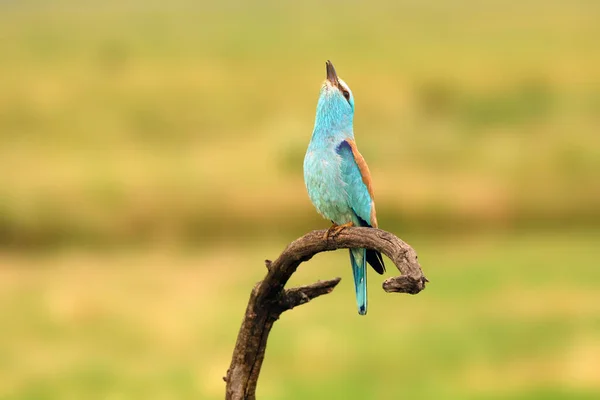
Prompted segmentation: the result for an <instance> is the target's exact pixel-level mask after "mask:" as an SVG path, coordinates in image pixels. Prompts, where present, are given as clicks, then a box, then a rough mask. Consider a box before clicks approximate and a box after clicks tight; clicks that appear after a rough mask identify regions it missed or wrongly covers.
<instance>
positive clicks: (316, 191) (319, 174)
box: [304, 61, 385, 315]
mask: <svg viewBox="0 0 600 400" xmlns="http://www.w3.org/2000/svg"><path fill="white" fill-rule="evenodd" d="M325 65H326V67H327V79H326V80H325V82H324V83H323V86H322V87H321V92H320V94H319V102H318V103H317V115H316V118H315V127H314V129H313V133H312V137H311V139H310V143H309V145H308V150H307V151H306V156H305V157H304V183H305V184H306V189H307V190H308V196H309V197H310V200H311V201H312V203H313V205H314V206H315V208H316V209H317V211H318V212H319V214H321V215H322V216H323V217H325V218H327V219H328V220H331V222H332V223H333V225H332V226H331V228H329V229H328V230H327V233H326V235H325V237H326V238H328V237H329V236H331V235H334V236H335V235H337V234H338V233H339V232H340V231H341V230H342V229H344V228H346V227H349V226H366V227H373V228H377V215H376V213H375V202H374V200H373V186H372V183H371V174H370V172H369V167H368V166H367V163H366V162H365V159H364V158H363V156H362V155H361V154H360V153H359V151H358V149H357V147H356V142H355V141H354V129H353V119H354V97H353V96H352V92H351V91H350V88H349V87H348V85H346V83H345V82H344V81H343V80H341V79H340V78H339V77H338V76H337V74H336V72H335V68H333V64H332V63H331V61H327V62H326V63H325ZM350 263H351V264H352V273H353V276H354V289H355V292H356V303H357V306H358V313H359V314H360V315H365V314H366V313H367V271H366V263H369V264H370V265H371V266H372V267H373V269H374V270H375V271H377V272H378V273H379V274H383V272H384V271H385V266H384V264H383V259H382V258H381V253H379V252H378V251H375V250H367V249H350Z"/></svg>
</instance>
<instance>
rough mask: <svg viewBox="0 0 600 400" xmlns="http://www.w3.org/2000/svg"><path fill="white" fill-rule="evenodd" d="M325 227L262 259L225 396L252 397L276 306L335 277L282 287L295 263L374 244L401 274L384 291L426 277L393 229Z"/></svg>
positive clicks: (287, 305)
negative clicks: (331, 230)
mask: <svg viewBox="0 0 600 400" xmlns="http://www.w3.org/2000/svg"><path fill="white" fill-rule="evenodd" d="M324 234H325V231H324V230H320V231H313V232H310V233H307V234H306V235H304V236H302V237H301V238H299V239H296V240H294V241H293V242H292V243H290V244H289V245H288V246H287V248H286V249H285V250H284V251H283V253H281V255H280V256H279V257H278V258H277V259H276V260H275V261H269V260H266V261H265V265H266V266H267V270H268V272H267V275H266V277H265V278H264V279H263V280H262V281H260V282H258V283H257V284H256V285H255V286H254V288H253V289H252V293H251V294H250V300H249V301H248V306H247V307H246V314H245V316H244V320H243V322H242V326H241V328H240V332H239V334H238V338H237V342H236V344H235V349H234V351H233V357H232V360H231V365H230V367H229V369H228V370H227V376H226V377H225V378H224V380H225V381H226V382H227V389H226V399H228V400H229V399H231V400H234V399H235V400H242V399H243V400H246V399H248V400H253V399H255V398H256V384H257V381H258V375H259V373H260V368H261V366H262V362H263V359H264V355H265V349H266V346H267V339H268V336H269V332H270V331H271V328H272V327H273V324H274V323H275V321H276V320H277V319H278V318H279V316H280V315H281V313H282V312H284V311H287V310H290V309H292V308H294V307H296V306H299V305H301V304H304V303H307V302H309V301H310V300H312V299H314V298H316V297H318V296H321V295H323V294H327V293H330V292H331V291H332V290H333V289H334V288H335V286H336V285H337V284H338V283H339V282H340V278H335V279H332V280H328V281H319V282H316V283H313V284H311V285H306V286H301V287H297V288H293V289H286V290H284V286H285V284H286V283H287V281H288V280H289V279H290V277H291V276H292V274H293V273H294V272H295V271H296V269H297V268H298V266H299V265H300V264H301V263H302V262H304V261H308V260H310V259H311V258H312V257H313V256H314V255H315V254H317V253H320V252H323V251H332V250H337V249H343V248H368V249H374V250H379V251H380V252H382V253H383V254H385V255H386V256H388V257H389V258H390V259H391V260H392V262H393V263H394V264H395V265H396V267H397V268H398V270H399V271H400V273H401V274H402V275H401V276H397V277H393V278H389V279H387V280H386V281H385V282H384V283H383V289H384V290H385V291H386V292H390V293H391V292H396V293H409V294H417V293H419V292H420V291H421V290H423V289H424V288H425V283H426V282H428V280H427V278H425V276H424V275H423V272H422V271H421V266H420V265H419V262H418V260H417V253H416V252H415V251H414V250H413V248H412V247H410V246H409V245H408V244H406V243H405V242H403V241H402V240H400V239H399V238H397V237H396V236H395V235H393V234H391V233H389V232H386V231H383V230H380V229H373V228H346V229H344V230H343V231H342V232H340V233H339V234H338V235H336V236H335V237H330V238H329V239H328V240H324V239H323V237H324Z"/></svg>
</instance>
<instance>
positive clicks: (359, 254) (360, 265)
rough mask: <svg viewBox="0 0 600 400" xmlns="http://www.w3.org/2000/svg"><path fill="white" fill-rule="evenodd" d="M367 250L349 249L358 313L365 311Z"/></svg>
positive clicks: (363, 313)
mask: <svg viewBox="0 0 600 400" xmlns="http://www.w3.org/2000/svg"><path fill="white" fill-rule="evenodd" d="M366 261H367V251H366V249H350V262H351V263H352V275H353V276H354V290H355V292H356V305H357V306H358V313H359V314H360V315H365V314H366V313H367V264H366Z"/></svg>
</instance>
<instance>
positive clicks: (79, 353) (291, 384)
mask: <svg viewBox="0 0 600 400" xmlns="http://www.w3.org/2000/svg"><path fill="white" fill-rule="evenodd" d="M405 239H406V240H408V241H409V242H410V243H411V244H412V245H413V246H415V248H416V249H417V251H418V252H419V255H420V260H421V262H422V265H423V268H424V270H425V272H426V274H427V276H428V278H429V279H430V280H431V283H430V284H429V286H428V287H427V289H426V290H425V291H424V292H422V293H421V294H419V295H417V296H405V295H390V294H385V293H383V291H382V290H380V283H381V279H380V278H379V277H378V276H376V275H375V274H373V273H371V274H370V275H369V277H370V281H369V286H370V302H369V304H370V309H369V314H368V315H367V316H366V317H364V318H363V317H360V316H358V315H357V313H356V310H355V302H354V298H353V289H352V283H351V277H350V276H351V275H350V268H349V265H348V259H347V258H348V256H347V253H346V252H345V251H339V252H335V253H327V254H322V255H319V256H317V257H316V258H314V259H313V260H311V261H310V262H309V263H308V264H304V265H302V267H301V269H300V270H299V272H298V273H297V274H296V275H295V276H294V278H293V282H292V284H301V283H308V282H311V281H314V280H316V279H325V278H331V277H334V276H341V277H342V278H343V279H342V282H341V284H340V285H339V287H338V288H337V289H336V290H335V291H334V292H333V293H332V294H330V295H327V296H324V297H323V298H319V299H317V300H315V301H314V302H312V303H309V304H307V305H303V306H301V307H299V308H297V309H295V310H293V311H290V312H288V313H286V314H284V315H283V317H282V318H281V319H280V320H279V321H278V322H277V323H276V325H275V327H274V329H273V331H272V333H271V339H270V341H269V346H268V350H267V355H266V359H265V364H264V368H263V373H262V376H261V380H260V382H259V388H258V394H259V395H260V397H261V398H263V399H282V398H285V399H306V398H311V399H331V398H344V399H365V398H369V399H398V398H411V399H432V398H435V399H440V400H442V399H528V400H529V399H565V400H567V399H569V400H572V399H594V398H598V395H600V381H599V380H598V371H599V370H600V319H599V318H598V315H600V290H599V289H600V270H599V269H598V268H597V266H598V262H597V260H598V259H599V258H600V247H598V245H597V243H598V240H599V239H600V237H599V234H598V232H595V233H594V232H590V233H587V234H585V233H579V234H546V235H515V236H509V235H507V236H502V235H479V236H477V237H473V236H463V237H456V238H454V239H452V240H449V239H439V238H438V239H431V238H429V239H428V238H426V237H421V236H415V237H410V236H409V237H406V238H405ZM284 244H285V243H284V241H283V239H281V241H280V242H278V243H275V242H272V243H268V244H262V245H253V246H250V245H248V246H241V247H236V246H235V245H233V244H231V243H229V244H227V243H225V244H222V245H219V246H216V247H214V248H212V249H211V250H210V251H208V250H207V251H202V252H183V251H181V250H173V249H170V248H168V247H164V248H160V249H155V250H153V251H141V250H131V251H124V250H121V251H118V252H114V253H107V252H102V253H94V252H86V251H83V250H70V251H67V250H64V251H63V252H60V253H56V254H54V255H51V256H50V255H45V256H40V255H38V256H26V255H24V254H20V253H3V254H2V267H1V268H0V326H2V329H1V330H0V376H2V379H1V380H0V397H2V398H4V399H61V400H62V399H82V398H85V399H188V398H189V399H192V398H195V399H197V398H201V399H219V398H222V397H223V393H224V382H223V380H222V376H224V374H225V372H226V369H227V367H228V363H229V357H230V355H231V351H232V348H233V344H234V341H235V336H236V333H237V329H238V327H239V323H240V321H241V317H242V315H243V311H244V307H245V304H246V301H247V297H248V294H249V291H250V289H251V287H252V285H253V284H254V282H256V281H257V280H259V279H260V278H261V277H262V276H263V274H264V273H265V268H264V266H263V265H262V260H263V259H264V258H267V257H274V256H276V255H277V254H278V253H279V251H280V250H281V249H282V247H283V246H284ZM388 272H389V273H390V274H391V273H393V266H391V265H388Z"/></svg>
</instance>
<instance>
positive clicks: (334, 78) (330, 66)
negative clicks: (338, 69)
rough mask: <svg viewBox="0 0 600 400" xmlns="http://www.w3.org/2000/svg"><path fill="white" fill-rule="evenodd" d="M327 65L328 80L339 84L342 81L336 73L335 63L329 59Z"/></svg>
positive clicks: (333, 83) (335, 84)
mask: <svg viewBox="0 0 600 400" xmlns="http://www.w3.org/2000/svg"><path fill="white" fill-rule="evenodd" d="M325 65H326V66H327V80H328V81H329V82H331V84H332V85H333V86H339V84H340V82H339V81H338V77H337V74H336V73H335V68H333V64H332V63H331V61H329V60H327V62H326V63H325Z"/></svg>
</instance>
